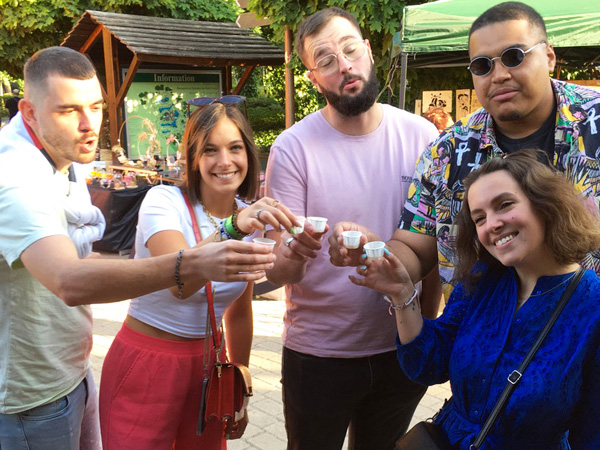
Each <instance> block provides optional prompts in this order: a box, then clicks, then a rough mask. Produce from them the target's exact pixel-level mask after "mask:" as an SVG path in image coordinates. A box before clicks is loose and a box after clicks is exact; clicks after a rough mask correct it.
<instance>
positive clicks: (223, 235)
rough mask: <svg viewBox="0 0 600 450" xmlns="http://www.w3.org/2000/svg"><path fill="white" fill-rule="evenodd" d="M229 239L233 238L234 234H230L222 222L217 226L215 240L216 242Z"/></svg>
mask: <svg viewBox="0 0 600 450" xmlns="http://www.w3.org/2000/svg"><path fill="white" fill-rule="evenodd" d="M223 222H224V221H223ZM228 239H233V236H232V235H231V234H229V232H228V231H227V229H226V228H225V225H224V224H223V223H221V224H220V225H219V226H218V227H217V230H216V232H215V236H214V238H213V241H214V242H222V241H226V240H228Z"/></svg>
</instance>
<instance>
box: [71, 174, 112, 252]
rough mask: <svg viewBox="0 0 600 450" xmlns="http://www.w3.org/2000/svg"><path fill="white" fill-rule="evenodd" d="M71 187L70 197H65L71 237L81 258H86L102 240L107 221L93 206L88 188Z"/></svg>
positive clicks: (79, 185) (75, 185)
mask: <svg viewBox="0 0 600 450" xmlns="http://www.w3.org/2000/svg"><path fill="white" fill-rule="evenodd" d="M70 185H71V186H70V192H69V195H68V196H67V197H65V200H64V205H63V206H64V209H65V216H66V218H67V222H68V223H67V225H68V230H69V237H70V238H71V240H72V241H73V244H75V247H76V248H77V255H78V256H79V258H85V257H86V256H88V255H89V254H90V253H91V252H92V244H93V243H94V242H96V241H99V240H100V239H102V236H103V235H104V230H105V228H106V221H105V219H104V215H102V211H100V209H99V208H97V207H96V206H94V205H92V202H91V200H90V196H89V193H88V192H87V187H86V186H85V185H84V184H80V183H74V182H71V183H70ZM83 189H85V191H84V190H83Z"/></svg>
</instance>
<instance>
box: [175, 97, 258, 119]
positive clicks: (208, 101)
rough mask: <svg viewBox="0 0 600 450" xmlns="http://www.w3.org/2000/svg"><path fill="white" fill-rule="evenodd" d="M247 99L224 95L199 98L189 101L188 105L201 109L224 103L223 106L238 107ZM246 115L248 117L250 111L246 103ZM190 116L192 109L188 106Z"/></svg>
mask: <svg viewBox="0 0 600 450" xmlns="http://www.w3.org/2000/svg"><path fill="white" fill-rule="evenodd" d="M245 101H246V97H244V96H243V95H223V96H221V97H198V98H193V99H191V100H188V101H187V104H188V105H191V106H198V107H200V108H202V107H205V106H210V105H212V104H213V103H222V104H223V105H237V104H238V103H241V102H245ZM244 114H245V115H246V117H248V111H247V109H246V104H245V103H244ZM189 115H190V108H189V106H188V116H189Z"/></svg>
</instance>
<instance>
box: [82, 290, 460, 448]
mask: <svg viewBox="0 0 600 450" xmlns="http://www.w3.org/2000/svg"><path fill="white" fill-rule="evenodd" d="M128 306H129V302H119V303H108V304H99V305H94V306H93V307H92V308H93V310H94V347H93V349H92V362H93V371H94V377H95V379H96V382H97V383H99V381H100V370H101V369H102V362H103V361H104V356H105V355H106V352H107V351H108V348H109V347H110V344H111V342H112V340H113V338H114V336H115V334H116V333H117V331H118V330H119V328H120V327H121V324H122V322H123V320H124V319H125V315H126V313H127V308H128ZM284 306H285V305H284V302H283V301H280V300H254V301H253V308H254V341H253V344H252V355H251V358H250V370H251V372H252V385H253V389H254V396H253V397H252V399H251V400H250V407H249V416H250V424H249V425H248V428H247V429H246V432H245V434H244V436H243V438H242V439H240V440H236V441H230V442H229V444H228V448H229V450H285V446H286V437H285V429H284V424H283V409H282V405H281V383H280V378H281V371H280V363H281V330H282V316H283V312H284ZM101 388H102V387H100V389H101ZM448 397H450V387H449V385H448V383H445V384H443V385H438V386H432V387H430V388H429V389H428V390H427V393H426V394H425V397H423V400H422V401H421V404H420V405H419V406H418V408H417V411H416V413H415V416H414V418H413V423H416V422H418V421H420V420H424V419H427V418H428V417H431V416H432V415H433V414H434V413H435V412H436V411H437V410H438V409H439V408H440V406H441V405H442V403H443V401H444V399H445V398H448ZM346 448H347V446H346V445H345V446H344V449H346Z"/></svg>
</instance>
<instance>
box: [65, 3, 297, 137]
mask: <svg viewBox="0 0 600 450" xmlns="http://www.w3.org/2000/svg"><path fill="white" fill-rule="evenodd" d="M61 45H63V46H65V47H69V48H73V49H75V50H77V51H79V52H81V53H85V54H87V55H88V56H89V57H90V59H91V60H92V61H93V63H94V65H95V66H96V68H97V70H98V73H99V77H100V79H101V81H102V82H103V83H104V85H103V86H102V90H103V92H102V94H103V95H104V99H105V101H106V103H107V106H108V119H109V129H110V142H111V146H112V145H116V144H117V143H118V140H119V136H118V134H119V129H120V127H121V124H122V123H123V114H122V112H123V101H124V99H125V96H126V95H127V91H128V89H129V87H130V86H131V83H132V81H133V78H134V75H135V74H136V72H137V71H138V69H139V68H140V66H142V65H144V64H149V65H154V67H156V65H161V66H163V65H164V66H169V67H170V68H173V67H175V68H179V67H186V66H187V67H189V66H192V67H195V68H198V67H202V68H221V69H222V70H224V74H225V93H232V94H237V93H239V92H240V91H241V89H242V88H243V86H244V84H245V83H246V81H247V80H248V78H249V77H250V74H251V73H252V71H253V70H254V68H255V67H256V66H259V65H263V66H264V65H266V66H276V65H282V64H283V63H284V62H285V58H284V51H283V50H282V49H280V48H279V47H277V46H276V45H273V44H272V43H270V42H269V41H267V40H266V39H264V38H263V37H261V36H258V35H256V34H253V33H251V32H250V31H248V30H244V29H241V28H238V26H237V25H236V24H235V23H220V22H201V21H193V20H178V19H165V18H159V17H148V16H136V15H130V14H117V13H107V12H101V11H90V10H88V11H86V12H85V13H83V15H82V16H81V18H80V19H79V21H78V22H77V23H76V24H75V26H74V27H73V29H72V30H71V31H70V33H69V34H68V35H67V37H66V38H65V40H64V41H63V42H62V44H61ZM123 66H125V67H128V69H127V75H126V76H125V78H124V79H123V80H121V78H120V76H119V71H120V68H121V67H123ZM233 66H243V67H245V70H244V72H243V74H242V77H241V79H240V81H239V82H238V83H237V85H236V86H235V87H233V86H232V74H231V68H232V67H233ZM102 78H104V79H103V80H102Z"/></svg>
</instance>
